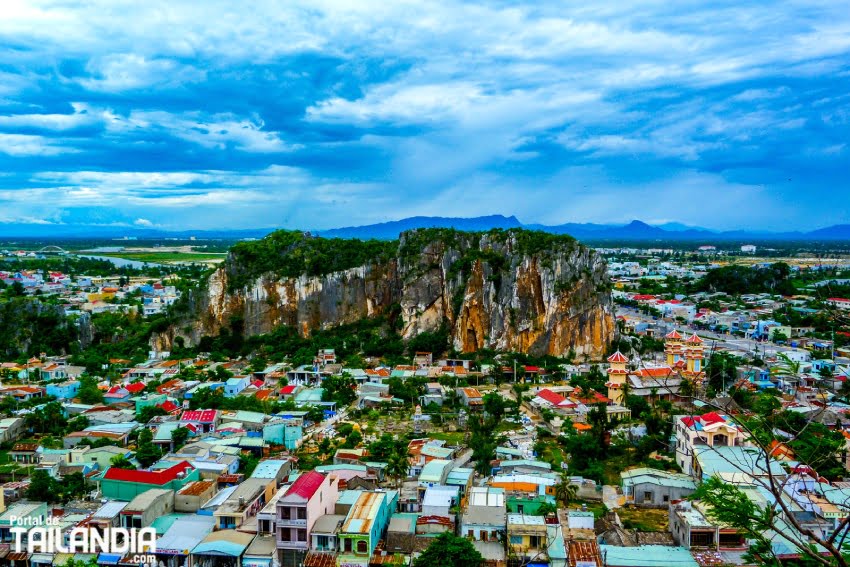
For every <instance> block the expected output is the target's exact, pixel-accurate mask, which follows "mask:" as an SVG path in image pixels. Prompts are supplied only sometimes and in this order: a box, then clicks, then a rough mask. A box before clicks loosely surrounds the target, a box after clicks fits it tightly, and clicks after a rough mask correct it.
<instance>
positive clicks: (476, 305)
mask: <svg viewBox="0 0 850 567" xmlns="http://www.w3.org/2000/svg"><path fill="white" fill-rule="evenodd" d="M535 234H536V233H528V232H525V231H507V232H497V233H458V232H454V231H434V230H431V231H429V230H418V231H410V232H408V233H404V234H402V236H401V238H400V240H399V243H398V251H397V253H396V254H395V256H394V257H389V258H381V259H379V260H377V261H375V262H372V263H365V264H364V265H361V266H358V267H354V268H350V269H345V270H340V271H336V272H333V273H329V274H326V275H316V276H306V275H302V276H298V277H281V276H279V275H276V274H274V273H271V272H267V273H264V274H261V275H256V276H253V277H250V278H246V277H245V270H244V266H242V265H240V259H239V256H238V255H232V256H231V257H230V258H228V261H227V262H225V264H224V265H223V266H222V267H220V268H219V269H218V270H217V271H216V272H215V273H214V274H213V275H212V276H211V278H210V280H209V282H208V285H207V286H206V290H205V291H204V292H203V293H201V294H199V295H198V296H196V297H194V298H193V300H192V302H193V305H192V308H191V309H192V312H193V316H192V317H191V318H190V319H189V320H188V321H187V324H185V325H180V326H179V328H178V327H175V328H172V329H171V330H170V331H169V332H168V333H166V334H164V335H160V336H157V337H155V338H154V346H155V347H159V348H168V347H169V346H170V343H171V341H172V340H173V338H174V337H175V336H176V335H181V336H183V337H184V339H185V340H186V342H188V343H196V342H197V341H198V340H200V337H201V336H203V335H215V334H217V333H218V332H219V331H220V330H221V328H222V327H223V326H226V325H228V324H230V322H231V321H232V319H233V318H234V317H238V318H240V319H241V320H242V321H243V325H244V327H243V328H244V332H245V334H246V335H255V334H261V333H267V332H270V331H271V330H273V329H274V328H275V327H277V326H279V325H288V326H292V327H296V328H297V329H298V330H299V332H300V333H301V334H302V335H305V336H306V335H308V334H309V333H310V332H311V331H312V330H313V329H318V328H324V327H331V326H336V325H339V324H344V323H353V322H355V321H357V320H359V319H362V318H364V317H370V316H375V315H378V314H381V313H383V312H385V311H386V310H388V309H390V307H391V306H393V305H395V304H398V305H400V306H401V315H402V320H403V330H402V334H403V335H404V337H405V338H410V337H413V336H415V335H417V334H418V333H421V332H423V331H434V330H436V329H438V328H439V327H440V326H441V325H442V324H446V325H447V326H448V328H449V329H450V334H451V337H452V341H453V343H454V346H455V348H456V349H457V350H459V351H462V352H470V351H475V350H478V349H481V348H494V349H503V350H514V351H522V352H528V353H531V354H535V355H542V354H552V355H558V356H560V355H565V354H567V353H568V352H569V351H570V350H573V351H574V352H575V353H576V354H578V355H583V354H586V355H588V356H599V355H601V354H602V353H603V352H604V350H605V348H606V346H607V344H608V343H609V342H610V341H611V339H612V337H613V333H614V328H615V325H614V318H613V307H612V302H611V297H610V288H609V285H608V278H607V275H606V269H605V264H604V262H603V261H602V260H601V259H600V258H599V257H598V256H597V255H596V254H595V253H594V252H593V251H592V250H590V249H588V248H585V247H584V246H581V245H579V244H578V243H576V242H575V241H571V240H569V239H565V238H564V237H545V239H543V242H542V243H541V242H540V241H530V238H531V237H530V236H529V235H532V236H533V235H535ZM236 281H238V285H234V282H236Z"/></svg>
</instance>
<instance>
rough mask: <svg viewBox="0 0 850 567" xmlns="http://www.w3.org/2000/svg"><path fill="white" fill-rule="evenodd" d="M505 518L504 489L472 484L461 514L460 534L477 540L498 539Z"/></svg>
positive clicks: (503, 526)
mask: <svg viewBox="0 0 850 567" xmlns="http://www.w3.org/2000/svg"><path fill="white" fill-rule="evenodd" d="M506 520H507V508H506V505H505V491H504V489H502V488H493V487H490V486H473V487H472V488H470V489H469V492H468V498H467V501H466V509H465V510H464V512H463V514H462V515H461V522H460V535H461V536H462V537H469V538H472V539H473V540H478V541H498V539H499V533H501V532H504V531H505V522H506Z"/></svg>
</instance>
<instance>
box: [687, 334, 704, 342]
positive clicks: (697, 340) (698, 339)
mask: <svg viewBox="0 0 850 567" xmlns="http://www.w3.org/2000/svg"><path fill="white" fill-rule="evenodd" d="M686 342H689V343H701V342H702V339H701V338H699V337H698V336H697V334H696V333H694V334H693V335H691V336H690V337H688V340H687V341H686Z"/></svg>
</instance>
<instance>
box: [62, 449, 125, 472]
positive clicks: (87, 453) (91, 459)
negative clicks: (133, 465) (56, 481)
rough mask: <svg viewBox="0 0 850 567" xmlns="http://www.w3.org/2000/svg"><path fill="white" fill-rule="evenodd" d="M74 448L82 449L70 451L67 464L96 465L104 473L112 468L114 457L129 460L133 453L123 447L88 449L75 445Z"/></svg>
mask: <svg viewBox="0 0 850 567" xmlns="http://www.w3.org/2000/svg"><path fill="white" fill-rule="evenodd" d="M76 448H82V449H83V451H73V450H72V451H71V452H70V453H69V459H70V461H69V464H71V465H80V464H83V463H92V464H95V465H97V467H98V469H100V470H102V471H105V470H106V469H107V468H109V467H110V466H112V459H114V458H116V457H124V458H125V459H130V458H131V457H132V456H133V452H132V451H130V450H128V449H126V448H124V447H115V446H113V445H106V446H103V447H95V448H88V447H87V446H85V445H77V447H76Z"/></svg>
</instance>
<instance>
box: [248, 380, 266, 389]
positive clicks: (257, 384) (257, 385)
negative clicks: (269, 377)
mask: <svg viewBox="0 0 850 567" xmlns="http://www.w3.org/2000/svg"><path fill="white" fill-rule="evenodd" d="M251 385H252V386H254V387H255V388H262V387H263V381H262V380H254V381H253V382H251Z"/></svg>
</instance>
